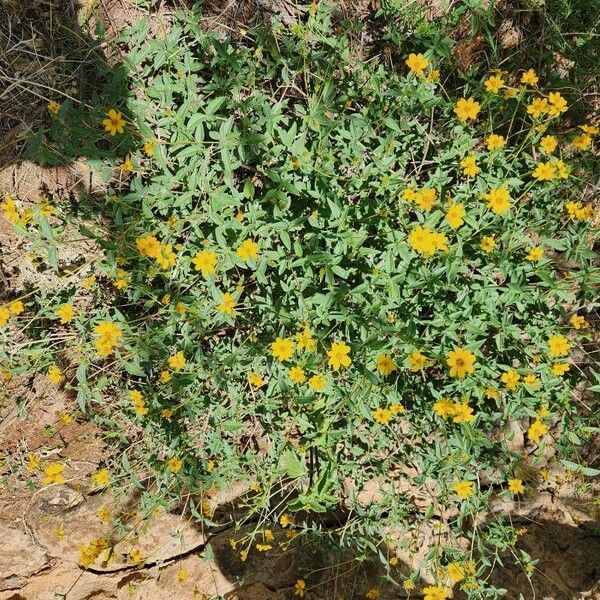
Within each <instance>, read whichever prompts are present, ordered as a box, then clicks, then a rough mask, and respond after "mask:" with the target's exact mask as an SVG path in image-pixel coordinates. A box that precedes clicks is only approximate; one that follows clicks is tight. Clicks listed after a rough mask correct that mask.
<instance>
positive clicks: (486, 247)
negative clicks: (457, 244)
mask: <svg viewBox="0 0 600 600" xmlns="http://www.w3.org/2000/svg"><path fill="white" fill-rule="evenodd" d="M479 247H480V248H481V249H482V250H483V251H484V252H485V253H487V254H489V253H490V252H492V250H494V248H496V240H495V239H494V236H492V235H486V236H484V237H483V238H481V242H479Z"/></svg>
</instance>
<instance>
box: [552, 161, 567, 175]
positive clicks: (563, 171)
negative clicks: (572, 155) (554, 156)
mask: <svg viewBox="0 0 600 600" xmlns="http://www.w3.org/2000/svg"><path fill="white" fill-rule="evenodd" d="M554 166H555V168H556V176H557V177H558V178H559V179H567V178H568V177H569V173H570V171H571V167H569V165H566V164H565V163H564V162H563V161H562V160H557V161H556V162H555V163H554Z"/></svg>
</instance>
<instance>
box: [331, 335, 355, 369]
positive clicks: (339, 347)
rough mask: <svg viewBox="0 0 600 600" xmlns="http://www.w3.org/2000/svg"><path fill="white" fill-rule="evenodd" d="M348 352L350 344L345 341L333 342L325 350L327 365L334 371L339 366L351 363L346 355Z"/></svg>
mask: <svg viewBox="0 0 600 600" xmlns="http://www.w3.org/2000/svg"><path fill="white" fill-rule="evenodd" d="M349 352H350V346H348V345H347V344H346V343H345V342H333V344H331V349H330V350H328V351H327V356H328V357H329V361H328V364H329V366H330V367H331V368H332V369H333V370H334V371H338V370H339V369H340V368H341V367H346V368H347V367H349V366H350V365H351V364H352V360H351V358H350V357H349V356H348V354H349Z"/></svg>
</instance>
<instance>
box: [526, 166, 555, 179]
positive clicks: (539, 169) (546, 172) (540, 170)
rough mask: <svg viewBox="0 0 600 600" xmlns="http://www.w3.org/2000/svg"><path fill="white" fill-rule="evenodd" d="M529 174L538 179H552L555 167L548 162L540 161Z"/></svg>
mask: <svg viewBox="0 0 600 600" xmlns="http://www.w3.org/2000/svg"><path fill="white" fill-rule="evenodd" d="M531 174H532V176H533V177H535V178H536V179H537V180H538V181H552V179H554V177H555V175H556V167H555V166H554V165H553V164H552V163H550V162H543V161H540V162H539V163H537V165H535V169H534V170H533V172H532V173H531Z"/></svg>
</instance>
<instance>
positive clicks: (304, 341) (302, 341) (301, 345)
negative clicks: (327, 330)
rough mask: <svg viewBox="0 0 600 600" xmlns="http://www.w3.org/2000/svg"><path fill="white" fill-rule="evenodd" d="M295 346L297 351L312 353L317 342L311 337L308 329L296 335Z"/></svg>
mask: <svg viewBox="0 0 600 600" xmlns="http://www.w3.org/2000/svg"><path fill="white" fill-rule="evenodd" d="M296 346H297V347H298V350H306V351H307V352H312V351H313V350H314V349H315V348H316V347H317V341H316V340H315V338H313V337H312V334H311V332H310V331H309V329H308V327H305V328H304V329H303V330H302V331H299V332H298V333H297V334H296Z"/></svg>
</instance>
